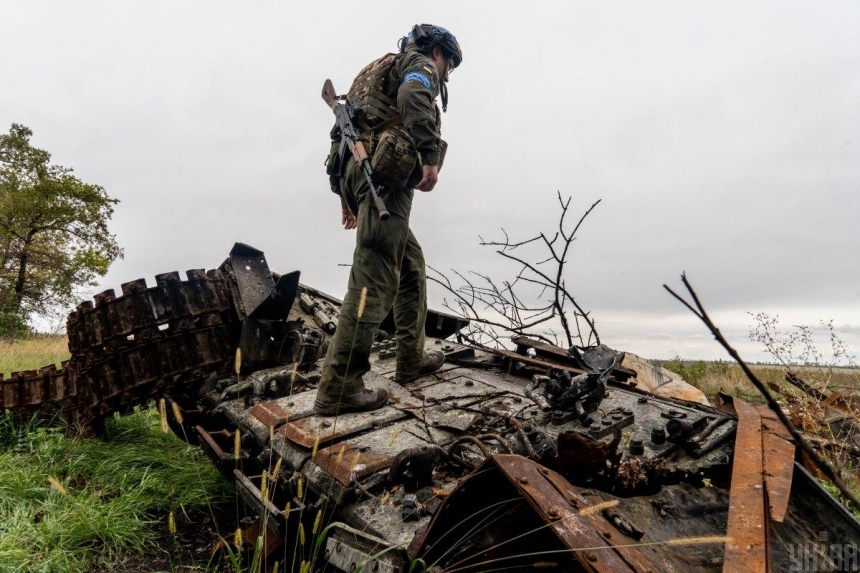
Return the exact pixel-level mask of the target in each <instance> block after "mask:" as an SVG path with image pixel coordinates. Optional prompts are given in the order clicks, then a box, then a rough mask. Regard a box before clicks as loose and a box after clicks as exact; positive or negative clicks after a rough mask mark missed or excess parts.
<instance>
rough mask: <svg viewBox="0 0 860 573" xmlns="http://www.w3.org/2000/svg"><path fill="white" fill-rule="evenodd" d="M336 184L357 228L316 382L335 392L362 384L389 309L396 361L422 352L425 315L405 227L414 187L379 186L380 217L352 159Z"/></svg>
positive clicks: (421, 271) (423, 291) (418, 267)
mask: <svg viewBox="0 0 860 573" xmlns="http://www.w3.org/2000/svg"><path fill="white" fill-rule="evenodd" d="M341 189H342V190H343V193H344V197H345V198H346V201H347V203H348V204H349V205H350V208H351V209H352V210H353V213H356V214H357V215H356V216H357V219H358V228H357V229H356V245H355V252H354V253H353V256H352V269H351V270H350V273H349V284H348V286H347V292H346V296H344V299H343V307H341V311H340V318H339V320H338V323H337V330H336V332H335V334H334V336H333V337H332V339H331V341H330V343H329V347H328V354H327V355H326V359H325V364H324V366H323V373H322V380H321V381H320V386H319V391H320V392H323V393H325V394H327V395H329V396H334V397H338V396H345V395H348V394H354V393H356V392H360V391H362V390H363V389H364V382H363V380H362V376H363V375H364V374H365V373H366V372H368V371H369V370H370V348H371V345H372V344H373V338H374V335H375V334H376V331H377V329H378V328H379V325H380V323H381V322H382V321H383V320H384V319H385V317H386V316H387V315H388V313H389V312H390V311H391V309H392V308H393V309H394V324H395V325H396V331H395V336H396V339H397V360H398V362H407V363H410V362H416V361H418V360H420V359H421V358H422V357H423V355H424V322H425V320H426V318H427V272H426V269H425V267H424V253H423V252H422V251H421V246H420V245H419V244H418V241H417V240H416V239H415V235H413V234H412V231H411V230H410V229H409V213H410V211H411V209H412V197H413V194H414V191H413V190H412V189H408V190H407V189H399V190H394V191H387V190H386V191H384V192H383V194H382V198H383V200H384V201H385V205H386V207H387V208H388V210H389V212H390V213H391V217H389V219H388V220H387V221H382V220H381V219H380V218H379V212H378V211H377V210H376V207H375V206H374V205H373V200H372V197H371V194H370V188H369V186H368V185H367V182H366V181H365V179H364V174H363V173H362V171H361V169H360V168H359V167H358V165H357V164H356V163H355V162H354V161H353V160H351V159H350V161H349V163H348V164H347V166H346V170H345V173H344V176H343V177H342V178H341ZM365 289H366V294H365V295H364V296H362V292H363V291H365ZM362 299H364V300H362Z"/></svg>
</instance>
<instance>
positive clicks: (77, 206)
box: [0, 123, 122, 337]
mask: <svg viewBox="0 0 860 573" xmlns="http://www.w3.org/2000/svg"><path fill="white" fill-rule="evenodd" d="M32 135H33V132H32V131H31V130H30V129H29V128H27V127H25V126H23V125H20V124H17V123H13V124H12V127H11V128H10V130H9V133H8V134H5V135H0V336H6V337H10V336H15V335H17V334H18V333H19V331H20V325H21V324H24V323H26V321H27V319H28V318H29V317H30V316H31V315H32V314H34V313H35V314H44V313H46V312H47V311H48V310H50V309H51V308H56V307H65V306H68V305H69V304H71V303H72V301H73V300H74V296H75V289H76V288H79V287H84V286H93V285H94V284H95V279H96V278H97V277H99V276H103V275H104V274H105V273H106V272H107V270H108V267H109V266H110V264H111V263H112V262H113V261H114V260H116V259H117V258H118V257H122V249H120V247H119V245H118V244H117V243H116V240H115V238H114V236H113V235H111V234H110V233H109V232H108V222H109V221H110V218H111V216H112V215H113V206H114V205H116V204H117V203H118V200H117V199H112V198H111V197H110V196H108V194H107V193H106V192H105V190H104V189H103V188H102V187H100V186H98V185H92V184H89V183H84V182H83V181H81V180H80V179H78V178H77V177H75V176H74V175H73V174H72V170H71V169H68V168H66V167H62V166H59V165H52V164H51V162H50V160H51V155H50V154H49V153H48V152H47V151H45V150H42V149H38V148H35V147H33V146H32V145H30V137H31V136H32Z"/></svg>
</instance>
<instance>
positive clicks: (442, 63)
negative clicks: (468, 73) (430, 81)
mask: <svg viewBox="0 0 860 573" xmlns="http://www.w3.org/2000/svg"><path fill="white" fill-rule="evenodd" d="M430 60H431V61H432V62H433V65H435V66H436V71H437V72H439V77H440V78H441V79H442V81H443V82H447V81H448V77H449V76H450V75H451V72H452V71H453V70H454V60H453V59H451V58H446V57H445V54H444V52H443V51H442V48H440V47H439V46H434V47H433V51H432V52H430Z"/></svg>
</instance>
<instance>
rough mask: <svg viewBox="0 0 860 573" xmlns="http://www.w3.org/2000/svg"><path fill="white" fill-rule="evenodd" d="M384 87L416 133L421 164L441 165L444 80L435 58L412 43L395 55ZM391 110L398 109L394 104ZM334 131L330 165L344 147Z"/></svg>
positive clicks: (334, 181) (335, 184) (336, 182)
mask: <svg viewBox="0 0 860 573" xmlns="http://www.w3.org/2000/svg"><path fill="white" fill-rule="evenodd" d="M371 65H372V64H371ZM368 67H370V66H368ZM353 87H355V83H353ZM381 91H382V93H381V94H380V95H382V96H384V98H385V99H386V100H387V101H390V102H394V103H395V104H396V114H397V115H398V116H399V117H400V120H401V122H402V124H403V126H404V127H405V128H406V129H407V130H408V131H409V134H410V135H411V136H412V139H413V142H414V144H415V150H416V151H417V153H418V156H419V158H420V160H421V164H422V165H439V163H440V151H441V143H440V142H441V133H440V130H441V126H442V119H441V114H440V113H439V108H438V106H437V105H436V98H437V97H438V96H439V92H440V80H439V73H438V71H437V70H436V66H435V65H434V64H433V62H432V61H431V60H430V59H429V58H428V57H427V56H425V55H423V54H421V53H419V52H418V51H417V50H416V49H415V48H414V46H410V47H409V48H407V50H406V52H404V53H402V54H397V55H396V56H394V62H393V64H392V65H391V67H390V69H389V71H388V73H387V76H386V78H385V81H384V82H383V86H382V90H381ZM382 107H384V106H382ZM390 111H391V114H393V113H394V109H393V108H392V109H390ZM380 115H384V114H380ZM331 135H332V147H331V151H330V153H329V159H328V161H327V162H326V164H327V165H328V166H329V167H332V166H335V165H338V164H339V163H340V161H339V160H338V159H336V156H337V153H338V150H339V149H340V133H339V132H338V130H337V126H335V128H334V129H332V132H331ZM343 159H345V158H343ZM335 171H340V169H336V170H335ZM329 175H330V181H331V186H332V191H334V192H335V193H339V184H340V181H339V177H338V176H337V174H335V173H332V172H331V170H330V172H329Z"/></svg>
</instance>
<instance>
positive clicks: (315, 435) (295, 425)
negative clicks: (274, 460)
mask: <svg viewBox="0 0 860 573" xmlns="http://www.w3.org/2000/svg"><path fill="white" fill-rule="evenodd" d="M285 414H286V412H285ZM406 416H407V414H406V413H405V412H403V411H401V410H397V409H395V408H392V407H391V406H386V407H384V408H381V409H379V410H373V411H372V412H350V413H348V414H341V415H340V416H337V417H336V418H330V417H322V416H308V417H307V418H300V419H298V420H294V421H292V422H288V423H287V424H286V425H285V426H284V427H283V428H282V430H281V433H282V434H283V436H284V437H285V438H287V439H288V440H290V441H291V442H293V443H295V444H298V445H300V446H303V447H305V448H308V449H310V448H312V447H314V445H317V446H319V445H324V444H327V443H329V442H332V441H335V440H339V439H341V438H344V437H347V436H351V435H353V434H357V433H359V432H363V431H365V430H369V429H370V428H372V427H374V426H380V425H382V424H388V423H391V422H394V421H396V420H400V419H402V418H405V417H406Z"/></svg>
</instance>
